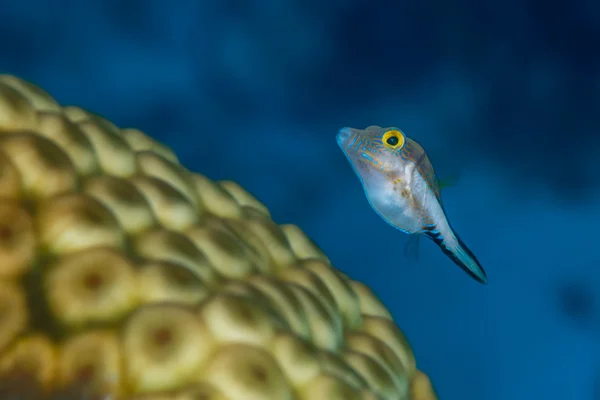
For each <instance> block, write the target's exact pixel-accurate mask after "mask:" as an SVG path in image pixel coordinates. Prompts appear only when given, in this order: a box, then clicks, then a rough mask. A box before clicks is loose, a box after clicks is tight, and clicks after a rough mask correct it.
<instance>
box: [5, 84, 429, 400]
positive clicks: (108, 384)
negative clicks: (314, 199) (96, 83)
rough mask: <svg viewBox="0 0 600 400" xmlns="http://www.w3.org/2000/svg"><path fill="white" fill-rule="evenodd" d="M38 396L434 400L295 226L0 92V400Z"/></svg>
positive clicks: (110, 130)
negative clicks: (272, 217) (280, 222)
mask: <svg viewBox="0 0 600 400" xmlns="http://www.w3.org/2000/svg"><path fill="white" fill-rule="evenodd" d="M49 394H60V395H61V396H63V397H61V398H67V399H82V398H99V397H98V396H105V395H110V396H111V397H110V398H111V399H126V398H135V399H180V400H183V399H203V400H209V399H212V400H217V399H220V400H267V399H274V400H275V399H276V400H286V399H289V400H295V399H297V400H304V399H307V400H308V399H310V400H313V399H318V400H320V399H328V400H335V399H344V400H351V399H357V400H358V399H362V400H366V399H373V400H376V399H377V400H409V399H410V400H432V399H435V398H436V396H435V394H434V392H433V389H432V386H431V383H430V381H429V379H428V378H427V376H426V375H425V374H424V373H423V372H421V371H419V370H418V369H417V367H416V363H415V359H414V356H413V353H412V349H411V347H410V345H409V344H408V342H407V340H406V338H405V337H404V335H403V334H402V332H401V331H400V330H399V329H398V327H397V326H396V325H395V323H394V322H393V321H392V317H391V315H390V313H389V312H388V310H387V309H386V308H385V306H384V305H383V304H382V303H381V302H380V301H379V300H378V299H377V297H376V296H375V295H374V294H373V293H372V292H371V290H370V289H369V288H368V287H367V286H365V285H364V284H362V283H360V282H357V281H353V280H351V279H350V278H349V277H348V276H346V275H345V274H343V273H342V272H340V271H338V270H337V269H335V268H334V267H333V266H332V265H331V263H330V261H329V260H328V258H327V257H326V255H325V254H323V252H322V251H321V250H319V249H318V247H317V246H316V245H315V244H314V243H313V242H312V241H311V240H310V239H309V238H308V237H307V236H306V235H305V234H304V233H303V232H302V231H301V230H300V229H299V228H298V227H297V226H295V225H278V224H276V223H275V222H274V221H273V220H272V219H271V217H270V214H269V210H268V209H267V208H266V207H265V206H264V205H263V204H262V203H260V202H259V201H258V200H257V199H255V198H254V197H253V196H252V195H250V194H249V193H248V192H246V191H245V190H244V189H243V188H241V187H240V186H239V185H238V184H236V183H235V182H230V181H222V182H214V181H212V180H210V179H208V178H206V177H204V176H202V175H200V174H197V173H193V172H191V171H189V170H187V169H186V168H184V167H183V166H182V165H181V164H180V163H179V161H178V159H177V157H176V155H175V154H174V153H173V152H172V151H171V150H170V149H168V148H167V147H166V146H164V145H162V144H160V143H158V142H156V141H155V140H153V139H152V138H150V137H148V136H147V135H145V134H144V133H143V132H140V131H139V130H136V129H120V128H118V127H116V126H115V125H114V124H112V123H111V122H109V121H107V120H105V119H103V118H101V117H99V116H97V115H95V114H92V113H90V112H87V111H85V110H82V109H80V108H77V107H62V106H60V105H59V104H58V103H57V102H56V101H55V100H54V99H53V98H52V97H51V96H49V95H48V94H47V93H45V92H44V91H43V90H41V89H40V88H38V87H36V86H34V85H32V84H31V83H28V82H25V81H23V80H21V79H18V78H16V77H13V76H9V75H2V76H0V397H2V398H9V397H10V398H17V397H18V398H21V399H38V398H42V397H45V396H46V395H49ZM11 396H12V397H11Z"/></svg>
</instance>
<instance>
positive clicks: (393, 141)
mask: <svg viewBox="0 0 600 400" xmlns="http://www.w3.org/2000/svg"><path fill="white" fill-rule="evenodd" d="M386 143H387V144H389V145H390V146H395V145H397V144H398V138H397V137H396V136H390V137H389V138H387V140H386Z"/></svg>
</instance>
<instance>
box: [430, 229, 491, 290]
mask: <svg viewBox="0 0 600 400" xmlns="http://www.w3.org/2000/svg"><path fill="white" fill-rule="evenodd" d="M431 238H432V239H433V241H434V242H435V243H436V244H437V245H438V246H440V248H441V249H442V251H443V252H444V253H445V254H446V255H447V256H448V257H450V259H452V261H454V263H455V264H456V265H458V266H459V267H461V268H462V269H463V271H465V272H466V273H467V274H469V275H470V276H471V277H472V278H473V279H475V280H476V281H477V282H479V283H482V284H484V285H486V284H487V274H486V273H485V270H484V269H483V267H482V266H481V264H480V263H479V260H477V257H475V255H474V254H473V253H472V252H471V250H469V248H468V247H467V246H466V245H465V243H464V242H463V241H462V240H461V239H460V237H458V235H454V238H453V239H454V240H444V238H442V237H441V236H440V235H432V236H431Z"/></svg>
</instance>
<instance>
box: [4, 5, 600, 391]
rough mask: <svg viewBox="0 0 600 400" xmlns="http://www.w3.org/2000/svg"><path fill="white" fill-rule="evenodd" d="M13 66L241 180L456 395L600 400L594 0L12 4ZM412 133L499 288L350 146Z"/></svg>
mask: <svg viewBox="0 0 600 400" xmlns="http://www.w3.org/2000/svg"><path fill="white" fill-rule="evenodd" d="M0 21H1V23H0V70H1V71H0V72H3V73H10V74H14V75H18V76H20V77H22V78H24V79H27V80H30V81H31V82H33V83H35V84H37V85H40V86H42V87H43V88H44V89H46V90H47V91H48V92H49V93H51V94H52V96H54V97H55V98H56V99H57V100H58V101H60V102H61V103H63V104H74V103H76V104H77V105H81V106H82V107H85V108H88V109H90V110H92V111H94V112H97V113H99V114H101V115H103V116H105V117H106V118H108V119H110V120H112V121H114V122H115V123H116V124H118V125H119V126H122V127H126V126H130V127H136V128H139V129H141V130H143V131H145V132H146V133H148V134H150V135H152V136H154V137H155V138H157V139H159V140H160V141H162V142H163V143H165V144H167V145H169V146H170V147H172V148H173V149H174V150H175V152H176V153H177V155H178V156H179V158H180V160H181V162H182V163H183V164H184V165H185V166H186V167H188V168H190V169H192V170H195V171H198V172H201V173H202V174H205V175H206V176H208V177H209V178H211V179H232V180H235V181H237V182H239V183H240V184H241V185H242V186H243V187H244V188H246V189H247V190H249V191H250V192H251V193H253V194H254V195H255V196H257V198H258V199H259V200H261V201H262V202H264V203H265V204H266V205H267V206H268V207H269V209H270V210H271V212H272V215H273V218H274V220H275V221H276V222H279V223H296V224H298V225H299V226H300V227H301V228H302V229H303V230H305V231H306V232H307V233H308V234H309V235H310V236H311V237H312V238H313V239H314V240H315V241H316V242H317V244H318V245H319V246H320V247H321V248H322V249H323V250H324V251H325V252H326V253H327V255H328V256H329V257H330V258H331V260H332V262H333V264H334V265H335V266H336V267H337V268H339V269H341V270H343V271H344V272H346V273H347V274H348V275H350V276H351V277H352V278H354V279H357V280H361V281H363V282H365V283H367V284H368V285H369V286H370V287H372V288H373V290H374V291H375V292H376V293H377V294H378V296H379V297H380V298H381V299H382V301H383V302H384V303H385V304H386V305H387V306H388V307H389V308H390V310H391V312H392V313H393V315H394V318H395V320H396V322H397V324H398V325H399V326H400V327H401V329H402V330H403V331H404V332H405V333H406V335H407V336H408V338H409V340H410V342H411V344H412V346H413V348H414V350H415V353H416V356H417V361H418V363H419V367H420V368H421V369H422V370H424V371H425V372H426V373H427V374H429V375H430V377H431V379H432V380H433V383H434V385H435V387H436V389H437V391H438V394H439V395H440V398H441V399H450V400H453V399H457V400H464V399H474V400H478V399H485V400H507V399H510V400H525V399H540V400H541V399H544V400H546V399H568V400H594V399H600V289H599V288H600V255H599V253H598V251H597V250H598V245H597V237H598V229H599V226H600V187H599V183H600V167H599V163H598V160H599V159H600V133H599V129H598V121H599V118H600V51H599V50H600V5H598V4H597V3H596V2H593V1H591V0H578V1H576V2H566V1H562V2H561V1H553V2H545V1H516V0H508V1H503V2H493V3H492V2H475V1H469V0H462V1H459V2H452V3H449V2H442V1H433V0H430V1H423V2H414V1H410V2H409V1H394V2H392V1H380V2H368V1H366V0H346V1H339V0H330V1H327V2H320V1H316V0H286V1H283V0H280V1H275V0H256V1H251V2H249V1H240V0H222V1H207V0H201V1H183V0H182V1H164V0H145V1H142V0H136V1H127V0H119V1H116V0H110V1H108V0H105V1H101V0H97V1H91V0H90V1H86V2H83V1H79V2H74V1H73V2H71V1H56V2H50V1H34V0H19V1H15V2H11V3H10V4H9V3H7V4H5V5H3V6H2V7H1V8H0ZM369 125H381V126H397V127H399V128H400V129H402V130H403V131H404V132H405V133H406V134H407V135H408V136H409V137H411V138H413V139H415V140H417V141H418V142H420V143H421V144H422V145H423V146H424V147H425V149H426V151H427V152H428V154H429V157H430V159H431V161H432V163H433V165H434V167H435V168H436V171H437V172H438V175H439V176H440V178H442V179H443V178H445V177H449V176H459V181H458V183H457V184H456V185H455V186H453V187H450V188H447V189H445V190H444V192H443V199H444V204H445V208H446V210H447V212H448V217H449V219H450V222H451V223H452V224H453V226H454V227H455V228H456V230H457V232H458V233H459V235H460V236H461V237H462V239H463V240H464V241H465V242H466V243H467V245H468V246H469V247H470V248H471V250H472V251H473V252H474V253H475V254H476V255H477V257H478V259H479V260H480V261H481V263H482V265H483V267H484V268H485V270H486V271H487V274H488V278H489V284H488V285H487V286H483V285H480V284H478V283H476V282H475V281H473V280H472V279H471V278H469V277H468V276H467V275H466V274H465V273H463V272H462V271H461V270H460V269H459V268H458V267H457V266H455V265H454V264H453V263H452V261H450V260H449V259H448V258H447V257H446V256H445V255H444V254H443V253H442V252H441V251H440V250H439V248H437V246H435V244H433V243H432V242H431V241H421V248H420V256H419V259H418V260H412V259H408V258H406V257H405V256H404V251H403V249H404V244H405V243H406V240H407V238H408V237H407V236H406V235H404V234H402V233H401V232H399V231H397V230H395V229H393V228H392V227H390V226H389V225H387V224H386V223H385V222H384V221H383V220H381V219H380V218H379V217H378V216H377V215H376V214H375V213H374V212H373V210H372V209H371V208H370V207H369V205H368V203H367V200H366V198H365V196H364V193H363V190H362V188H361V186H360V183H359V181H358V179H357V178H356V176H355V175H354V173H353V171H352V169H351V167H350V165H349V164H348V162H347V160H346V159H345V157H344V155H343V153H342V152H341V151H340V149H339V148H338V146H337V144H336V141H335V134H336V133H337V131H338V130H339V129H340V128H341V127H344V126H352V127H357V128H364V127H366V126H369Z"/></svg>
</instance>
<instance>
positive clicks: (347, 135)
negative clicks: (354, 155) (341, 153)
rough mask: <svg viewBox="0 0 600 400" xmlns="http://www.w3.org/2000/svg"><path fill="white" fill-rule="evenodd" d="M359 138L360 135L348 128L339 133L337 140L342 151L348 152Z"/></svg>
mask: <svg viewBox="0 0 600 400" xmlns="http://www.w3.org/2000/svg"><path fill="white" fill-rule="evenodd" d="M357 137H358V133H356V132H355V130H354V129H352V128H348V127H346V128H342V129H340V130H339V131H338V134H337V135H336V137H335V140H336V141H337V144H338V146H340V147H341V148H342V150H348V149H349V148H350V147H352V145H353V144H354V143H355V142H356V139H357Z"/></svg>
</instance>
